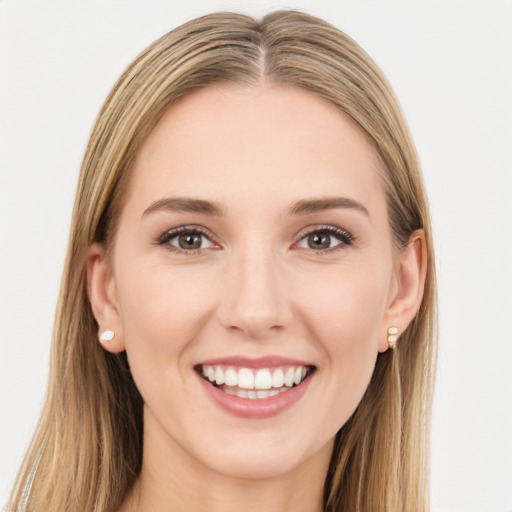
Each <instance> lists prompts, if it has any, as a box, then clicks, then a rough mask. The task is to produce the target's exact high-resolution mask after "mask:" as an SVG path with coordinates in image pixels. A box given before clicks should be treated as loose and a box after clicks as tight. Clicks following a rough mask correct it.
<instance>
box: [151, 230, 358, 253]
mask: <svg viewBox="0 0 512 512" xmlns="http://www.w3.org/2000/svg"><path fill="white" fill-rule="evenodd" d="M184 234H187V235H200V236H201V237H205V238H206V239H207V240H208V241H209V242H210V243H212V244H215V243H216V242H215V241H214V237H213V236H212V234H211V233H210V232H209V231H207V230H205V229H203V228H201V227H200V226H179V227H177V228H174V229H171V230H169V231H166V232H165V233H163V234H162V235H161V236H160V237H158V238H157V239H156V241H155V244H156V245H167V247H166V249H167V250H168V251H171V252H174V253H177V254H183V255H186V256H193V255H195V254H198V253H199V252H200V251H201V250H204V249H206V248H205V247H200V248H198V249H182V248H180V247H177V246H175V245H171V244H170V243H169V242H170V241H171V240H173V239H174V238H177V237H178V236H180V235H184ZM311 235H327V236H329V237H334V238H336V239H337V240H338V241H339V243H338V244H336V245H335V246H334V247H328V248H325V249H313V248H311V247H304V248H301V249H305V250H308V251H313V252H314V253H315V254H318V255H325V254H329V253H333V252H336V251H339V250H343V249H344V248H346V247H348V246H350V245H352V244H353V243H354V242H355V238H354V236H353V235H352V234H351V233H349V232H348V231H346V230H345V229H341V228H337V227H335V226H329V225H323V226H318V227H314V228H306V229H305V230H303V231H302V232H300V233H299V235H298V238H299V240H298V241H297V242H295V243H294V244H293V245H294V246H297V245H298V244H299V243H300V242H302V241H303V240H304V239H305V238H306V237H308V236H311Z"/></svg>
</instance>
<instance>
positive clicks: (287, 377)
mask: <svg viewBox="0 0 512 512" xmlns="http://www.w3.org/2000/svg"><path fill="white" fill-rule="evenodd" d="M294 376H295V370H294V369H293V368H288V371H287V372H286V375H285V376H284V384H285V386H288V387H290V388H291V387H292V386H293V377H294ZM210 380H211V379H210Z"/></svg>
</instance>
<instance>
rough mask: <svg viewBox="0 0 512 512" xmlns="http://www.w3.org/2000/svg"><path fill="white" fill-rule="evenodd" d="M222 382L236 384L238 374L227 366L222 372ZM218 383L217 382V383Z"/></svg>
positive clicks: (229, 384) (230, 384)
mask: <svg viewBox="0 0 512 512" xmlns="http://www.w3.org/2000/svg"><path fill="white" fill-rule="evenodd" d="M224 382H225V383H226V385H228V386H236V385H237V383H238V375H237V373H236V372H235V370H233V369H232V368H228V369H227V370H226V372H225V373H224ZM217 384H218V383H217Z"/></svg>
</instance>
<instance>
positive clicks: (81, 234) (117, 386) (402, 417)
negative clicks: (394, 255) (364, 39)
mask: <svg viewBox="0 0 512 512" xmlns="http://www.w3.org/2000/svg"><path fill="white" fill-rule="evenodd" d="M219 82H224V83H225V82H228V83H238V84H254V83H259V82H267V83H273V84H286V85H293V86H296V87H300V88H303V89H305V90H308V91H310V92H311V93H313V94H316V95H318V96H321V97H322V98H325V99H327V100H328V101H330V102H332V103H333V104H334V105H336V106H337V107H338V108H339V109H340V110H342V111H343V112H345V113H346V114H348V115H349V116H350V117H351V118H352V119H353V120H354V121H355V122H356V123H357V124H358V125H359V126H360V128H361V129H362V130H363V132H364V133H365V134H366V135H367V137H368V139H369V140H370V141H371V142H372V144H373V146H374V147H375V150H376V152H377V154H378V155H379V157H380V161H381V168H382V169H381V172H382V175H383V179H384V183H385V190H386V194H387V202H388V212H389V219H390V225H391V228H392V233H393V237H394V241H395V242H396V245H397V247H399V248H404V247H405V246H406V245H407V242H408V240H409V236H410V235H411V233H412V232H413V231H414V230H416V229H418V228H422V229H423V230H424V233H425V239H426V245H427V252H428V254H429V258H428V269H427V277H426V286H425V292H424V298H423V302H422V305H421V309H420V311H419V313H418V315H417V316H416V318H415V319H414V320H413V322H412V323H411V325H410V326H409V327H408V328H407V330H406V331H405V332H404V333H403V335H402V336H401V338H400V341H399V344H398V347H397V349H396V350H395V351H388V352H386V353H383V354H380V355H379V356H378V359H377V363H376V368H375V372H374V375H373V378H372V380H371V383H370V385H369V388H368V390H367V392H366V394H365V396H364V398H363V400H362V401H361V403H360V404H359V406H358V407H357V409H356V411H355V413H354V414H353V415H352V417H351V418H350V420H349V421H348V422H347V423H346V424H345V425H344V426H343V427H342V428H341V430H340V431H339V432H338V434H337V436H336V442H335V448H334V451H333V454H332V460H331V465H330V468H329V473H328V476H327V480H326V483H325V509H326V510H327V511H346V512H378V511H391V512H398V511H415V512H426V511H427V510H428V501H429V500H428V480H429V478H428V476H429V475H428V462H429V445H428V440H429V439H428V438H429V418H430V408H431V399H432V387H433V380H434V368H435V358H436V279H435V266H434V258H433V244H432V235H431V223H430V217H429V209H428V203H427V198H426V193H425V189H424V185H423V181H422V175H421V171H420V167H419V162H418V158H417V155H416V152H415V148H414V143H413V141H412V138H411V136H410V133H409V130H408V128H407V124H406V121H405V119H404V117H403V115H402V113H401V109H400V107H399V105H398V102H397V100H396V98H395V96H394V94H393V92H392V90H391V87H390V86H389V84H388V82H387V80H386V79H385V78H384V76H383V75H382V73H381V71H380V70H379V69H378V68H377V66H376V65H375V64H374V63H373V61H372V60H371V59H370V57H369V56H368V55H367V54H366V53H365V52H364V51H363V50H362V49H361V48H360V47H359V46H358V45H357V44H356V43H355V42H354V41H353V40H352V39H350V38H349V37H348V36H346V35H345V34H344V33H342V32H340V31H339V30H338V29H336V28H335V27H333V26H332V25H330V24H329V23H327V22H325V21H323V20H320V19H318V18H315V17H313V16H310V15H307V14H304V13H300V12H297V11H278V12H274V13H272V14H269V15H267V16H265V17H264V18H263V19H262V20H261V21H258V20H254V19H252V18H250V17H248V16H245V15H240V14H234V13H216V14H211V15H208V16H203V17H201V18H198V19H195V20H193V21H190V22H188V23H186V24H184V25H182V26H180V27H178V28H176V29H175V30H172V31H171V32H169V33H168V34H166V35H164V36H163V37H162V38H160V39H159V40H157V41H156V42H154V43H153V44H152V45H151V46H149V47H148V48H147V49H146V50H144V51H143V52H142V54H141V55H139V57H138V58H137V59H136V60H135V61H134V62H133V63H132V64H131V65H130V66H129V67H128V68H127V69H126V71H125V72H124V73H123V75H122V76H121V77H120V79H119V80H118V82H117V83H116V85H115V86H114V88H113V89H112V91H111V93H110V94H109V96H108V98H107V100H106V102H105V104H104V106H103V108H102V110H101V112H100V114H99V116H98V118H97V120H96V124H95V126H94V128H93V130H92V134H91V137H90V140H89V144H88V147H87V150H86V153H85V157H84V160H83V165H82V169H81V174H80V179H79V184H78V190H77V196H76V202H75V206H74V211H73V219H72V224H71V233H70V239H69V246H68V253H67V259H66V264H65V269H64V275H63V280H62V285H61V291H60V298H59V304H58V308H57V315H56V321H55V329H54V335H53V344H52V352H51V368H50V379H49V386H48V392H47V397H46V401H45V405H44V408H43V411H42V414H41V418H40V421H39V424H38V427H37V431H36V433H35V435H34V438H33V440H32V443H31V445H30V448H29V450H28V453H27V455H26V458H25V461H24V465H23V467H22V469H21V470H20V473H19V475H18V479H17V483H16V486H15V488H14V490H13V493H12V497H11V508H12V510H20V509H21V506H22V501H23V502H24V501H26V502H27V504H26V507H27V510H29V511H50V510H51V511H64V510H66V511H77V512H78V511H80V512H92V511H94V512H106V511H107V512H108V511H115V510H116V509H117V508H118V507H119V506H120V504H121V503H122V501H123V499H124V498H125V496H126V493H127V491H128V489H129V488H130V486H131V485H132V484H133V482H134V480H135V478H136V477H137V475H138V473H139V471H140V468H141V462H142V428H143V425H142V400H141V397H140V395H139V393H138V391H137V389H136V387H135V384H134V382H133V379H132V376H131V374H130V371H129V367H128V364H127V359H126V355H125V354H119V355H113V354H110V353H108V352H106V351H104V350H103V349H102V348H101V347H100V345H99V343H98V342H97V328H98V326H97V324H96V322H95V320H94V317H93V315H92V312H91V307H90V303H89V300H88V296H87V279H86V267H85V256H86V252H87V249H88V247H89V246H90V245H91V244H92V243H93V242H95V241H96V242H101V243H104V244H106V246H107V248H108V247H109V246H110V245H111V242H112V239H113V237H114V234H115V230H116V221H117V219H118V218H119V212H120V210H121V208H122V198H123V191H124V190H125V188H126V186H127V180H128V177H129V171H130V164H131V162H132V161H133V158H134V155H135V154H136V153H137V150H138V149H139V147H140V146H141V144H142V143H143V141H144V140H145V139H146V137H147V136H148V134H149V133H150V132H151V130H152V129H153V127H154V126H155V124H156V123H157V122H158V120H159V119H160V118H161V116H162V115H163V114H164V112H165V111H166V110H167V108H168V107H169V105H170V104H172V103H173V102H174V101H175V100H176V99H177V98H179V97H181V96H183V95H186V94H190V93H191V92H193V91H194V90H195V89H197V88H200V87H205V86H208V85H210V84H213V83H219ZM36 462H38V465H37V470H36V471H35V473H34V468H35V467H36ZM31 473H32V476H31ZM32 477H33V482H32V488H31V492H30V495H29V496H28V497H27V496H25V497H23V490H24V489H26V487H27V485H28V484H29V482H30V481H31V478H32Z"/></svg>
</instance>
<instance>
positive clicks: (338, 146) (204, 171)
mask: <svg viewBox="0 0 512 512" xmlns="http://www.w3.org/2000/svg"><path fill="white" fill-rule="evenodd" d="M378 168H379V165H378V157H377V154H376V151H375V150H374V148H373V147H372V145H371V144H370V143H369V142H368V140H367V139H366V137H365V135H364V134H363V132H362V130H361V129H360V128H359V127H358V126H357V125H356V124H355V123H354V122H353V121H352V120H351V119H350V118H349V117H348V116H347V115H345V114H344V113H343V112H341V111H340V110H339V109H338V108H336V107H335V106H334V105H332V104H331V103H329V102H327V101H326V100H324V99H322V98H320V97H318V96H315V95H314V94H312V93H309V92H307V91H304V90H301V89H299V88H296V87H288V86H268V85H265V86H257V87H246V86H233V85H221V86H215V87H213V86H210V87H206V88H204V89H201V90H198V91H197V92H194V93H192V94H190V95H188V96H186V97H184V98H182V99H181V100H179V101H178V102H176V103H175V104H173V105H172V106H171V107H170V108H169V109H168V111H167V112H166V114H165V115H164V116H163V118H162V119H161V120H160V122H159V123H158V124H157V126H156V127H155V129H154V130H153V131H152V132H151V134H150V135H149V137H148V138H147V140H146V141H145V143H144V144H143V146H142V147H141V149H140V150H139V152H138V154H137V156H136V159H135V162H134V166H133V171H132V172H133V175H132V177H131V180H130V181H131V184H130V187H129V191H128V199H129V198H130V197H132V199H138V200H140V201H141V202H144V201H145V202H146V203H147V202H149V201H154V200H155V199H159V197H157V196H160V197H165V196H176V195H178V196H187V197H200V198H202V199H207V200H210V199H211V200H215V201H217V202H222V203H226V204H227V205H228V207H229V205H230V204H233V205H234V203H236V199H238V200H239V203H240V204H239V205H238V206H239V207H241V206H243V205H244V204H247V201H250V200H251V199H253V198H256V199H255V200H257V201H259V203H260V204H264V203H267V202H269V203H271V202H272V201H274V202H275V201H282V202H286V201H288V202H292V201H296V200H300V199H301V198H302V197H303V196H304V195H305V194H307V195H308V196H328V195H333V194H342V195H344V196H351V197H352V198H353V199H356V200H358V201H375V200H376V198H377V197H379V198H380V199H381V200H383V199H384V194H383V188H382V184H381V180H380V177H379V172H378ZM380 202H382V201H380ZM146 206H147V205H146ZM141 207H142V206H141Z"/></svg>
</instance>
